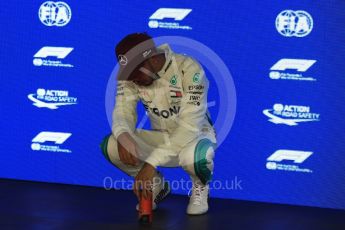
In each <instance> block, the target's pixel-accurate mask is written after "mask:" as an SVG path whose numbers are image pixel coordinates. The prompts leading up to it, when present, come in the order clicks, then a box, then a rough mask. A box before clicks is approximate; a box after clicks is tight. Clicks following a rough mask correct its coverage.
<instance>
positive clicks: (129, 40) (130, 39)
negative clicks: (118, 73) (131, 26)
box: [115, 32, 155, 57]
mask: <svg viewBox="0 0 345 230" xmlns="http://www.w3.org/2000/svg"><path fill="white" fill-rule="evenodd" d="M147 40H151V41H152V47H154V46H155V45H154V42H153V40H152V37H151V36H150V35H148V34H147V33H145V32H144V33H133V34H128V35H127V36H126V37H124V38H123V39H122V40H121V41H120V42H119V43H118V44H117V45H116V48H115V52H116V57H119V55H124V54H125V53H127V52H128V51H129V50H130V49H132V48H134V47H135V46H137V45H138V44H140V43H142V42H145V41H147Z"/></svg>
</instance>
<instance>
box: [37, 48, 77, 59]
mask: <svg viewBox="0 0 345 230" xmlns="http://www.w3.org/2000/svg"><path fill="white" fill-rule="evenodd" d="M73 49H74V48H72V47H54V46H44V47H42V48H41V49H40V50H39V51H38V52H37V53H36V54H35V55H34V57H35V58H46V57H57V58H59V59H63V58H65V57H66V56H67V55H68V54H69V53H71V52H72V50H73Z"/></svg>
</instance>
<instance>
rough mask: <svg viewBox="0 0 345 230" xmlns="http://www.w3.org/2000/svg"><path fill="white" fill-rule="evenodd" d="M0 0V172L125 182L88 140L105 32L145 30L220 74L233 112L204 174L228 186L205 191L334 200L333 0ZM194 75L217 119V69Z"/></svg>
mask: <svg viewBox="0 0 345 230" xmlns="http://www.w3.org/2000/svg"><path fill="white" fill-rule="evenodd" d="M0 7H1V11H0V19H1V27H0V32H1V36H0V50H1V52H0V64H1V69H0V83H1V86H2V87H1V90H0V96H1V97H0V98H1V119H0V124H1V126H0V128H1V138H0V150H1V154H0V162H1V165H0V177H3V178H13V179H24V180H35V181H46V182H58V183H68V184H81V185H92V186H104V184H105V183H106V184H107V186H114V185H113V181H114V180H118V179H121V178H125V179H128V177H127V176H126V175H124V174H123V173H122V172H120V171H119V170H117V169H116V168H114V167H113V166H112V165H110V164H109V163H108V162H107V161H106V160H105V159H104V158H103V156H102V154H101V151H100V149H99V143H100V141H101V139H102V138H103V137H104V136H105V135H106V134H107V133H109V132H110V127H109V124H108V121H107V116H106V110H105V93H106V87H107V84H108V80H109V77H110V75H111V73H112V71H113V68H114V67H115V65H116V62H115V55H114V47H115V45H116V43H117V42H118V41H119V40H120V39H121V38H123V37H124V36H125V35H127V34H129V33H133V32H142V31H147V32H148V33H149V34H151V35H152V36H153V37H158V36H183V37H187V38H191V39H194V40H197V41H199V42H201V43H203V44H205V45H206V46H208V47H209V48H210V49H212V50H213V51H214V52H215V53H217V55H218V56H219V57H220V58H221V59H222V60H223V62H224V63H225V64H226V66H227V67H228V68H229V70H230V72H231V74H232V77H233V81H234V84H235V87H236V96H237V107H236V116H235V120H234V123H233V125H232V128H231V131H230V133H229V134H228V136H227V138H226V139H225V141H224V142H223V143H222V144H221V145H220V147H219V148H218V149H217V153H216V158H215V174H214V180H215V181H218V182H219V184H220V183H221V185H222V186H224V185H226V184H227V185H228V188H227V189H224V187H222V189H212V191H211V195H212V196H213V197H222V198H232V199H244V200H255V201H266V202H275V203H287V204H298V205H308V206H318V207H330V208H340V209H344V208H345V186H344V181H345V178H344V175H345V173H344V168H345V155H344V153H345V151H344V150H345V148H344V147H345V144H344V128H345V119H344V115H345V109H344V101H345V94H344V87H345V78H344V75H345V65H344V56H345V45H344V44H345V29H344V25H343V24H344V22H345V2H344V1H342V0H332V1H330V0H327V1H326V0H319V1H317V2H315V1H310V0H299V1H297V0H296V1H268V0H265V1H254V0H242V1H218V2H215V1H203V2H200V1H168V2H167V1H150V2H147V1H139V0H138V1H137V0H135V1H109V0H108V1H89V0H84V1H75V0H73V1H72V0H66V1H65V2H44V1H37V0H35V1H18V0H12V1H1V2H0ZM174 9H175V10H174ZM184 9H189V10H187V11H186V10H184ZM49 10H50V11H49ZM154 13H156V14H154ZM150 17H151V19H150ZM68 48H73V49H68ZM172 48H173V49H174V46H172ZM39 51H40V52H39ZM179 51H180V50H179ZM181 52H183V50H181ZM196 58H198V57H196ZM204 67H205V69H208V67H207V66H204ZM207 73H208V78H209V80H210V82H211V87H210V95H209V100H210V101H215V102H216V103H215V104H216V105H215V106H214V107H212V108H210V110H211V113H212V116H213V117H217V116H218V115H219V114H221V113H222V111H221V110H219V106H218V104H219V103H217V102H219V101H220V100H222V98H223V95H222V92H219V91H218V90H217V86H216V84H215V79H216V78H217V77H219V76H213V75H212V74H211V73H210V71H207ZM52 103H70V104H68V105H66V104H55V105H54V104H52ZM230 103H231V102H230ZM139 112H141V113H142V107H140V106H139ZM223 125H224V126H227V125H228V126H230V125H231V124H227V123H224V124H223ZM162 170H163V171H164V174H165V176H166V177H167V178H168V179H170V180H172V179H178V180H180V179H181V178H184V179H185V180H187V179H188V177H187V175H186V174H185V173H184V172H183V171H182V170H181V169H162ZM105 178H108V179H106V180H105ZM109 178H111V180H110V179H109ZM109 183H110V185H109ZM219 184H214V186H216V185H217V186H218V185H219ZM229 186H230V187H229ZM174 192H175V193H179V194H186V193H187V190H186V189H182V188H176V189H174Z"/></svg>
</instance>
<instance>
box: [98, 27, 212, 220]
mask: <svg viewBox="0 0 345 230" xmlns="http://www.w3.org/2000/svg"><path fill="white" fill-rule="evenodd" d="M116 56H117V59H118V62H119V64H120V68H119V71H118V73H117V95H116V100H115V108H114V111H113V124H112V133H111V134H110V135H108V136H106V137H105V138H104V140H103V142H102V144H101V148H102V151H103V154H104V156H105V157H106V159H107V160H109V161H110V162H111V163H112V164H113V165H114V166H116V167H117V168H119V169H120V170H122V171H124V172H125V173H127V174H128V175H130V176H132V177H134V178H135V183H134V188H133V189H134V193H135V194H136V195H137V196H138V197H139V195H140V194H139V193H142V195H143V196H145V197H146V196H148V195H150V194H152V197H153V209H156V208H157V204H158V203H159V202H160V201H161V200H162V199H163V198H164V197H165V196H166V195H167V194H168V193H169V192H170V188H169V185H168V183H167V182H165V181H164V178H163V176H162V174H161V173H159V171H157V167H158V166H164V167H179V166H181V167H182V168H183V169H184V170H185V171H186V172H187V173H188V174H189V175H190V177H191V180H192V184H193V187H192V195H191V197H190V200H189V204H188V206H187V214H190V215H200V214H204V213H206V212H207V211H208V194H209V182H210V180H211V177H212V173H213V158H214V151H215V148H216V137H215V131H214V129H213V126H212V122H211V120H210V116H209V113H208V110H207V91H208V80H207V78H206V76H205V73H204V70H203V68H202V67H201V65H200V64H199V63H198V62H197V61H196V60H194V59H193V58H191V57H189V56H186V55H182V54H177V53H174V52H173V51H172V50H171V48H170V47H169V45H168V44H163V45H160V46H158V47H157V46H156V45H155V43H154V41H153V39H152V38H151V37H150V36H149V35H147V34H146V33H134V34H129V35H127V36H126V37H125V38H123V39H122V40H121V41H120V42H119V43H118V44H117V46H116ZM139 100H140V101H141V102H142V103H143V105H144V107H145V109H146V113H147V115H148V116H149V119H150V123H151V127H152V130H142V129H136V122H137V113H136V107H137V103H138V101H139ZM145 185H150V186H145ZM137 209H138V205H137Z"/></svg>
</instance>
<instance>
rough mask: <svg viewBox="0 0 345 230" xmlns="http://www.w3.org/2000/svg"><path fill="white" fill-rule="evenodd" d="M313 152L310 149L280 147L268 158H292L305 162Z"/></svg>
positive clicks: (295, 160) (295, 161)
mask: <svg viewBox="0 0 345 230" xmlns="http://www.w3.org/2000/svg"><path fill="white" fill-rule="evenodd" d="M312 154H313V152H308V151H297V150H285V149H280V150H277V151H275V152H274V153H273V154H272V155H271V156H270V157H268V158H267V161H277V162H280V161H283V160H292V161H294V163H299V164H300V163H302V162H304V161H305V160H306V159H307V158H308V157H310V155H312Z"/></svg>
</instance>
